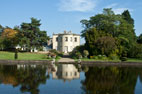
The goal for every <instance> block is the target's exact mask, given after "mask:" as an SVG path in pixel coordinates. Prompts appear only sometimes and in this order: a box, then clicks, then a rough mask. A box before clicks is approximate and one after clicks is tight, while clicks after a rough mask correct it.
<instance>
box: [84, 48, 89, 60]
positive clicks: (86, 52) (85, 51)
mask: <svg viewBox="0 0 142 94" xmlns="http://www.w3.org/2000/svg"><path fill="white" fill-rule="evenodd" d="M83 55H84V57H85V58H87V57H88V55H89V52H88V51H87V50H84V51H83Z"/></svg>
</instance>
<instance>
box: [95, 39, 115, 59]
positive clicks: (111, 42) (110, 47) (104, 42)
mask: <svg viewBox="0 0 142 94" xmlns="http://www.w3.org/2000/svg"><path fill="white" fill-rule="evenodd" d="M96 47H97V49H98V51H99V54H102V55H107V56H109V55H110V54H111V53H113V52H114V51H115V49H116V42H115V39H114V38H113V37H109V36H104V37H100V38H98V40H97V42H96Z"/></svg>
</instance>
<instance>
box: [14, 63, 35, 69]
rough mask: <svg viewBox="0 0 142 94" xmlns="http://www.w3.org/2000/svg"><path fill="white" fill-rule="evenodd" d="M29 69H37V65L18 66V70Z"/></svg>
mask: <svg viewBox="0 0 142 94" xmlns="http://www.w3.org/2000/svg"><path fill="white" fill-rule="evenodd" d="M27 67H30V68H36V67H37V65H34V64H33V65H22V64H18V65H17V69H25V68H27Z"/></svg>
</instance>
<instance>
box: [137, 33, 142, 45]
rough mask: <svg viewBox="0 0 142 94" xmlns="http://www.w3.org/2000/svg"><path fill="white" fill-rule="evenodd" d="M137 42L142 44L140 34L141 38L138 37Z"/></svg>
mask: <svg viewBox="0 0 142 94" xmlns="http://www.w3.org/2000/svg"><path fill="white" fill-rule="evenodd" d="M137 42H138V43H139V44H142V34H140V36H139V37H138V39H137Z"/></svg>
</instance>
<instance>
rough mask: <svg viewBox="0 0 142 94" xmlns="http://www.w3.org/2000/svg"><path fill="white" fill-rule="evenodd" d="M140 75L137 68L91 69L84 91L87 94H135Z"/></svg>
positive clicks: (83, 83)
mask: <svg viewBox="0 0 142 94" xmlns="http://www.w3.org/2000/svg"><path fill="white" fill-rule="evenodd" d="M139 70H141V71H142V69H139ZM138 74H140V71H138V70H136V68H126V67H125V68H124V67H123V68H122V67H101V68H99V67H90V68H89V70H88V71H87V72H86V73H85V76H86V78H85V80H84V81H82V85H83V86H82V89H83V90H84V91H85V93H86V94H134V90H135V86H136V82H137V77H138Z"/></svg>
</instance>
